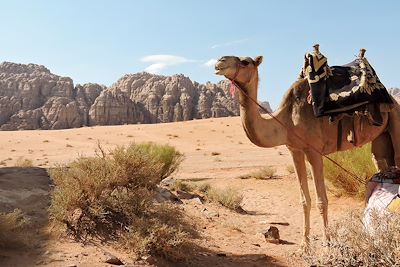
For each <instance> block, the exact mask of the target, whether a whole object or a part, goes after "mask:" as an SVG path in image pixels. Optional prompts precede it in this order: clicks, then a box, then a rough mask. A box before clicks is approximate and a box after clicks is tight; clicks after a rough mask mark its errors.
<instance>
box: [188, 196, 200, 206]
mask: <svg viewBox="0 0 400 267" xmlns="http://www.w3.org/2000/svg"><path fill="white" fill-rule="evenodd" d="M188 202H192V203H194V204H203V202H202V201H201V199H200V198H198V197H195V198H192V199H188Z"/></svg>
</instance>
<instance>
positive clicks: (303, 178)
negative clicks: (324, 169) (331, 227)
mask: <svg viewBox="0 0 400 267" xmlns="http://www.w3.org/2000/svg"><path fill="white" fill-rule="evenodd" d="M290 152H291V154H292V158H293V164H294V167H295V170H296V175H297V179H298V181H299V183H300V201H301V204H302V205H303V216H304V232H303V244H302V246H303V248H304V249H307V248H308V246H309V243H310V238H309V235H310V209H311V198H310V192H309V190H308V183H307V171H306V164H305V161H304V152H303V151H299V150H290Z"/></svg>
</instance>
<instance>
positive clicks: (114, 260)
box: [104, 252, 124, 265]
mask: <svg viewBox="0 0 400 267" xmlns="http://www.w3.org/2000/svg"><path fill="white" fill-rule="evenodd" d="M104 256H106V259H105V261H104V262H106V263H109V264H113V265H124V264H123V263H122V261H121V260H120V259H118V258H117V257H116V256H114V255H113V254H111V253H108V252H105V253H104Z"/></svg>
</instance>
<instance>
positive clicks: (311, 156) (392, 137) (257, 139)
mask: <svg viewBox="0 0 400 267" xmlns="http://www.w3.org/2000/svg"><path fill="white" fill-rule="evenodd" d="M262 59H263V57H262V56H257V57H255V58H254V59H253V58H251V57H236V56H224V57H222V58H220V59H219V60H218V61H217V63H216V64H215V74H217V75H222V76H225V77H226V78H227V79H229V80H231V81H233V82H234V83H235V84H236V85H237V86H238V87H240V88H241V90H237V92H238V99H239V105H240V117H241V121H242V124H243V129H244V131H245V133H246V135H247V137H248V138H249V139H250V141H251V142H252V143H253V144H255V145H257V146H259V147H265V148H269V147H275V146H280V145H286V147H287V148H288V149H289V151H290V153H291V156H292V159H293V164H294V167H295V172H296V176H297V179H298V182H299V184H300V200H301V204H302V206H303V220H304V222H303V223H304V229H303V240H302V244H301V245H302V247H303V248H305V249H306V248H307V247H308V245H309V234H310V208H311V198H310V193H309V188H308V183H307V172H306V165H305V157H306V158H307V160H308V162H309V163H310V165H311V169H312V177H313V181H314V186H315V189H316V203H317V207H318V210H319V213H320V215H321V216H322V222H323V236H324V239H325V240H329V237H328V235H327V226H328V199H327V194H326V189H325V183H324V175H323V156H322V155H328V154H330V153H333V152H336V151H343V150H348V149H352V148H354V147H356V146H362V145H364V144H366V143H369V142H372V149H371V150H372V151H371V152H372V154H373V159H374V162H375V166H376V167H377V169H378V170H379V171H383V170H384V169H385V168H387V167H388V166H398V167H400V105H399V102H398V100H397V101H396V100H394V102H395V103H394V105H393V106H394V107H393V108H392V110H391V111H390V113H389V112H388V110H386V111H385V112H383V111H381V115H382V118H383V125H381V126H372V125H370V124H369V123H368V120H367V118H365V117H364V116H355V118H354V120H355V123H354V133H355V135H356V136H357V144H356V146H355V145H354V144H351V143H349V142H347V141H346V140H345V137H343V138H342V139H343V142H342V144H341V146H340V147H339V148H338V147H337V137H338V131H337V127H338V122H337V121H334V122H330V121H329V118H328V117H319V118H316V117H315V116H314V114H313V109H312V106H311V105H310V104H309V103H307V96H308V94H309V90H310V87H309V84H308V81H307V79H299V80H297V81H295V82H294V83H293V84H292V85H291V87H290V88H289V90H288V91H287V92H286V93H285V95H284V97H283V100H282V102H281V103H280V105H279V107H278V108H277V110H276V111H275V112H274V113H273V114H272V115H273V116H274V117H276V119H278V120H279V121H280V122H282V124H283V125H282V124H280V123H279V122H278V121H277V120H276V119H274V118H272V117H266V116H262V115H261V114H260V113H259V108H258V106H257V104H256V103H255V102H253V101H252V100H250V99H249V97H251V98H252V99H255V100H256V99H257V90H258V66H259V65H260V64H261V62H262ZM242 90H243V91H244V92H245V93H246V94H247V95H248V96H249V97H247V96H246V94H245V93H243V92H242ZM310 144H312V145H310ZM311 146H313V147H314V148H312V147H311Z"/></svg>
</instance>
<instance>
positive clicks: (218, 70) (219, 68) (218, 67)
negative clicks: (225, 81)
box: [214, 61, 228, 75]
mask: <svg viewBox="0 0 400 267" xmlns="http://www.w3.org/2000/svg"><path fill="white" fill-rule="evenodd" d="M224 65H225V64H224V63H223V62H221V61H218V62H217V63H215V67H214V68H215V74H217V75H224V73H225V70H226V69H227V68H228V67H227V66H224Z"/></svg>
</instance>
